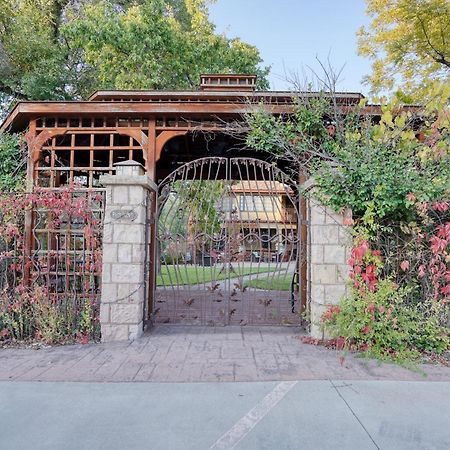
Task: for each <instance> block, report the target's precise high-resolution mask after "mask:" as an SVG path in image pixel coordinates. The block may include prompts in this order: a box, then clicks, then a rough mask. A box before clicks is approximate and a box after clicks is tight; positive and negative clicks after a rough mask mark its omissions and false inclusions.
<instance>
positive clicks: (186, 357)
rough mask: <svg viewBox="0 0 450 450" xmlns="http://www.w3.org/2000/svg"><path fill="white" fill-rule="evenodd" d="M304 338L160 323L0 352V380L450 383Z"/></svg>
mask: <svg viewBox="0 0 450 450" xmlns="http://www.w3.org/2000/svg"><path fill="white" fill-rule="evenodd" d="M302 336H303V334H302V332H301V330H300V329H299V328H295V327H284V328H283V327H195V326H191V327H187V326H176V325H158V326H156V327H154V328H153V329H152V330H151V331H150V332H147V333H146V334H145V335H144V336H143V337H141V338H140V339H138V340H136V341H134V342H132V343H109V344H88V345H81V344H77V345H67V346H57V347H49V348H42V349H2V350H0V381H2V380H22V381H162V382H175V381H178V382H189V381H190V382H198V381H274V380H277V381H280V380H323V379H341V380H344V379H345V380H358V379H360V380H425V381H450V367H443V366H435V365H423V366H421V367H420V369H421V371H423V373H419V372H413V371H410V370H407V369H405V368H402V367H399V366H396V365H392V364H379V363H378V362H376V361H372V360H365V359H362V358H357V357H355V356H354V355H346V356H345V358H342V357H341V356H342V355H341V353H340V352H337V351H334V350H329V349H326V348H323V347H317V346H312V345H308V344H305V343H303V342H302V341H301V337H302ZM424 373H425V374H426V376H424Z"/></svg>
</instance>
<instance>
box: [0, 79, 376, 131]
mask: <svg viewBox="0 0 450 450" xmlns="http://www.w3.org/2000/svg"><path fill="white" fill-rule="evenodd" d="M233 79H235V80H234V81H233ZM230 80H231V81H230ZM243 81H245V85H243V86H239V83H242V82H243ZM254 82H255V78H254V76H253V75H206V76H204V77H203V78H202V84H201V87H200V90H196V91H136V90H121V91H115V90H111V91H109V90H102V91H96V92H94V93H93V94H92V95H91V96H90V97H89V99H88V100H87V101H21V102H18V103H17V104H16V106H15V107H14V108H13V110H12V111H11V112H10V113H9V115H8V116H7V117H6V119H5V120H4V122H3V124H2V125H1V126H0V130H1V131H13V132H15V131H21V130H24V129H25V128H26V127H27V126H28V123H29V121H30V119H33V118H39V117H71V116H78V117H105V116H116V117H117V116H119V117H120V116H123V117H146V116H157V115H173V116H180V115H182V116H185V117H186V118H190V117H196V118H197V117H202V116H204V117H205V116H206V117H207V116H223V117H227V116H239V115H242V114H244V113H248V112H249V110H250V109H251V108H252V107H253V106H252V105H255V104H264V105H265V107H267V108H268V109H269V110H270V111H271V112H272V113H273V114H289V113H291V112H292V111H293V98H294V97H296V96H301V97H306V98H307V97H310V98H311V97H317V96H318V95H319V93H317V92H300V93H299V92H287V91H255V90H251V91H249V90H248V88H249V86H252V87H253V86H254ZM208 83H211V84H208ZM221 83H228V84H223V85H222V84H221ZM205 87H207V89H205ZM252 89H253V88H252ZM336 98H337V102H338V104H339V105H340V107H342V108H344V109H345V108H350V107H352V106H353V105H357V104H358V103H359V101H360V100H361V99H362V98H364V96H363V95H362V94H360V93H357V92H339V93H336ZM366 109H367V113H368V114H372V113H375V114H379V113H380V108H379V107H378V106H373V107H368V108H366Z"/></svg>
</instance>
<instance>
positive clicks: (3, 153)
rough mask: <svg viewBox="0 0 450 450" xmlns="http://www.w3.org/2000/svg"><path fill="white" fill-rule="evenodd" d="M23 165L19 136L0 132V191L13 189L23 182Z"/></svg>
mask: <svg viewBox="0 0 450 450" xmlns="http://www.w3.org/2000/svg"><path fill="white" fill-rule="evenodd" d="M25 167H26V161H25V158H24V155H23V153H22V151H21V149H20V136H19V135H17V134H13V135H11V134H7V133H0V192H11V191H14V190H15V189H16V188H17V186H18V185H19V184H21V183H23V180H24V175H25Z"/></svg>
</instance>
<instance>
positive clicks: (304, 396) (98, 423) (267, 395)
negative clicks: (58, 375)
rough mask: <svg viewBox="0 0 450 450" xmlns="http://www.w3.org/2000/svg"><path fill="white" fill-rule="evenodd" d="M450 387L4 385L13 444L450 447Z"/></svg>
mask: <svg viewBox="0 0 450 450" xmlns="http://www.w3.org/2000/svg"><path fill="white" fill-rule="evenodd" d="M449 397H450V383H439V382H435V383H423V382H398V381H355V380H353V381H342V380H340V381H336V380H324V381H299V382H297V381H282V382H258V383H170V384H169V383H45V382H44V383H38V382H0V405H1V408H0V449H2V450H3V449H5V450H15V449H20V450H28V449H29V450H41V449H42V450H60V449H64V450H91V449H92V450H103V449H105V450H116V449H117V450H123V449H126V450H134V449H136V450H137V449H139V450H141V449H152V450H219V449H222V450H223V449H236V450H299V449H309V450H335V449H337V450H341V449H343V450H377V449H378V450H379V449H382V450H432V449H433V450H448V449H449V448H450V427H449V426H448V425H449V417H450V402H449V401H448V399H449Z"/></svg>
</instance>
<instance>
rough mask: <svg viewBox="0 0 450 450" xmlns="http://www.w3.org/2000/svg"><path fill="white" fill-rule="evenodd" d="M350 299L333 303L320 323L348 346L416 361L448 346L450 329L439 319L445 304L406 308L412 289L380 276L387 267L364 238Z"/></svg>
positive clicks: (354, 259) (355, 256) (354, 261)
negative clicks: (426, 354) (426, 353)
mask: <svg viewBox="0 0 450 450" xmlns="http://www.w3.org/2000/svg"><path fill="white" fill-rule="evenodd" d="M349 264H350V265H351V272H350V278H351V280H352V291H351V295H350V296H349V297H347V298H345V299H343V300H342V301H341V302H340V304H339V305H330V306H329V307H328V309H327V310H326V312H325V313H324V314H323V316H322V325H323V327H324V328H325V330H327V331H328V332H329V333H330V334H331V336H332V337H333V338H339V339H341V340H343V341H344V343H345V346H346V347H347V348H350V349H356V350H359V351H363V352H366V353H367V354H368V355H370V356H374V357H376V358H379V359H385V360H386V359H387V360H395V361H404V360H408V359H417V358H418V357H419V355H420V352H421V351H431V352H436V353H442V352H443V351H445V350H446V349H447V348H448V347H449V345H450V339H449V335H448V329H446V328H444V327H443V326H441V323H440V320H439V317H440V315H442V312H443V310H445V303H443V302H436V301H433V300H428V301H422V302H419V303H415V304H407V302H406V299H407V297H408V294H409V290H410V288H409V287H407V286H399V285H398V284H396V283H394V282H393V281H392V280H391V279H389V278H379V274H380V272H381V270H382V268H383V262H382V257H381V255H380V252H379V251H376V250H371V249H370V246H369V243H368V242H367V241H365V240H363V241H361V242H360V243H359V245H357V246H356V247H354V248H353V250H352V254H351V258H350V260H349Z"/></svg>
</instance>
